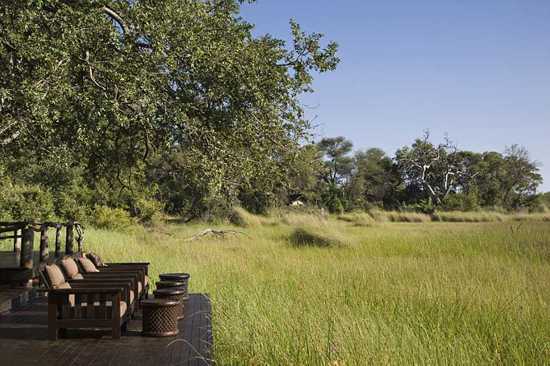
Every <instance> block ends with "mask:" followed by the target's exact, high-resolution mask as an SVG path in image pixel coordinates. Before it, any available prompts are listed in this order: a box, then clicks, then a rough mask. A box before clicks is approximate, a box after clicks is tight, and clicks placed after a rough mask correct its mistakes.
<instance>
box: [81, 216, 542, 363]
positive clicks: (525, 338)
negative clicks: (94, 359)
mask: <svg viewBox="0 0 550 366" xmlns="http://www.w3.org/2000/svg"><path fill="white" fill-rule="evenodd" d="M304 221H307V222H306V224H307V225H306V226H305V227H307V228H308V230H311V231H312V232H313V233H316V234H318V233H320V234H322V233H323V232H322V231H321V228H324V230H328V231H329V232H330V231H331V230H332V229H335V230H337V232H338V234H337V235H339V236H341V237H342V238H343V240H345V241H346V242H349V243H353V245H345V246H334V247H328V248H325V247H324V248H319V247H317V246H304V247H296V246H293V245H292V244H291V243H289V240H288V238H290V237H291V235H292V234H293V233H294V232H295V231H296V229H297V228H303V226H300V225H304ZM295 222H300V225H298V226H297V225H294V223H295ZM289 223H292V224H289ZM205 227H206V226H205V225H202V224H192V225H185V226H183V225H166V226H164V227H159V228H156V229H155V230H148V229H144V228H135V229H134V230H133V231H130V232H122V233H120V232H113V231H106V230H96V229H89V230H87V232H86V248H87V249H91V250H95V251H97V252H98V253H100V254H101V255H103V256H104V257H105V258H106V259H107V260H134V261H139V260H147V261H150V262H151V277H152V278H153V279H155V278H157V276H158V274H159V273H160V272H169V271H187V272H190V273H191V274H192V278H191V282H190V286H191V290H192V291H193V292H201V293H208V294H209V295H210V297H211V299H212V303H213V326H214V339H215V353H214V354H215V357H216V360H217V363H218V364H219V365H330V364H334V365H365V364H390V365H402V364H472V365H479V364H537V365H542V364H548V360H550V321H549V318H548V316H549V315H548V314H550V281H549V280H548V279H549V278H550V224H549V223H545V222H543V221H538V222H531V221H528V222H517V223H516V222H495V223H493V222H490V223H441V222H438V223H426V222H423V223H382V224H378V225H375V226H373V227H360V226H356V225H355V224H354V223H353V222H350V223H348V222H345V221H341V220H336V219H335V218H320V217H314V218H310V219H309V220H308V218H307V217H304V216H298V215H292V216H291V217H290V218H289V217H287V218H286V221H285V222H282V221H281V222H280V223H279V224H277V225H265V224H264V225H258V226H254V227H248V228H244V229H241V228H240V229H239V230H244V231H246V232H247V234H248V236H243V237H230V238H227V239H226V240H223V241H220V240H215V239H205V240H202V241H199V242H185V241H184V240H185V238H188V237H191V236H192V235H194V234H196V233H197V232H199V231H200V230H203V229H204V228H205ZM219 228H222V229H223V228H235V227H232V226H223V225H222V226H221V227H219Z"/></svg>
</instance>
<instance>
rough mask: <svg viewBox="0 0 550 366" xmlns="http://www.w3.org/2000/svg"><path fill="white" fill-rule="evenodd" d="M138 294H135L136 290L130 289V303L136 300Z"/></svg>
mask: <svg viewBox="0 0 550 366" xmlns="http://www.w3.org/2000/svg"><path fill="white" fill-rule="evenodd" d="M135 297H136V295H135V294H134V291H132V290H130V304H131V303H133V302H134V298H135Z"/></svg>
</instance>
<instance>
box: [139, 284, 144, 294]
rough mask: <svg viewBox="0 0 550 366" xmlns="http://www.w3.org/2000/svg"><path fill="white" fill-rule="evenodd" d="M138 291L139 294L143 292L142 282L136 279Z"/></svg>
mask: <svg viewBox="0 0 550 366" xmlns="http://www.w3.org/2000/svg"><path fill="white" fill-rule="evenodd" d="M138 292H139V293H140V294H141V293H142V292H143V284H142V283H141V281H138Z"/></svg>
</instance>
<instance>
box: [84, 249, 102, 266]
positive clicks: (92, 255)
mask: <svg viewBox="0 0 550 366" xmlns="http://www.w3.org/2000/svg"><path fill="white" fill-rule="evenodd" d="M86 257H87V258H88V259H89V260H91V261H92V263H93V264H94V265H95V266H96V268H97V267H104V266H105V264H104V263H103V261H102V260H101V258H100V257H99V255H97V254H95V253H92V252H90V253H87V254H86Z"/></svg>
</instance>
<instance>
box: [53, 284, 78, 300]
mask: <svg viewBox="0 0 550 366" xmlns="http://www.w3.org/2000/svg"><path fill="white" fill-rule="evenodd" d="M55 288H56V289H69V288H71V285H70V284H69V283H68V282H64V283H62V284H60V285H58V286H57V287H55ZM69 304H71V306H74V304H75V297H74V295H69Z"/></svg>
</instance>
